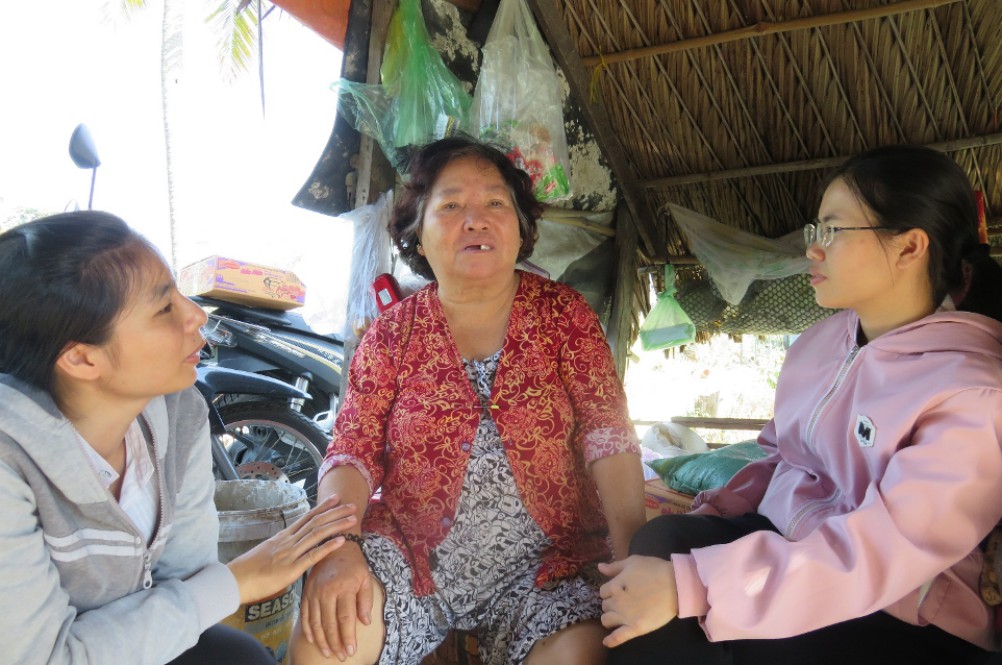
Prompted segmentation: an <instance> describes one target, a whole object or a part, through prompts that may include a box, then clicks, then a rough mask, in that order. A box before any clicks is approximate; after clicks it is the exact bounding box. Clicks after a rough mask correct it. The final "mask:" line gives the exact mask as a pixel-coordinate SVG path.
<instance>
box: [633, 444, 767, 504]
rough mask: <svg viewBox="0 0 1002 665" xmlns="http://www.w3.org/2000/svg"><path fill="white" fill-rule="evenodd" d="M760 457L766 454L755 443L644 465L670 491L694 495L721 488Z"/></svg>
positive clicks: (733, 445)
mask: <svg viewBox="0 0 1002 665" xmlns="http://www.w3.org/2000/svg"><path fill="white" fill-rule="evenodd" d="M763 457H765V452H764V451H763V450H762V449H761V448H760V447H759V445H758V444H757V443H755V442H754V441H745V442H743V443H732V444H731V445H729V446H724V447H723V448H717V449H716V450H711V451H710V452H708V453H695V454H694V455H681V456H679V457H668V458H665V459H656V460H652V461H650V462H647V466H649V467H651V468H652V469H654V471H655V472H656V473H657V474H658V475H659V476H661V480H663V481H664V483H665V485H667V486H668V487H670V488H671V489H673V490H675V491H676V492H682V493H683V494H689V495H692V496H695V495H696V494H699V493H700V492H702V491H703V490H711V489H715V488H717V487H723V486H724V485H726V484H727V481H729V480H730V479H731V478H732V477H733V476H734V474H735V473H737V472H738V471H740V470H741V469H743V468H744V467H745V466H746V465H747V464H749V463H750V462H754V461H755V460H759V459H762V458H763Z"/></svg>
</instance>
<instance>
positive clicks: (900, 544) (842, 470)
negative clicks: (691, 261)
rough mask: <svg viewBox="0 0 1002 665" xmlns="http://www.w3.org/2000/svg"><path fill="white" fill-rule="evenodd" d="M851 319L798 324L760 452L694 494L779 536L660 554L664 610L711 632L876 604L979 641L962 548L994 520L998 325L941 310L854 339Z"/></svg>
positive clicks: (1001, 357)
mask: <svg viewBox="0 0 1002 665" xmlns="http://www.w3.org/2000/svg"><path fill="white" fill-rule="evenodd" d="M858 325H859V319H858V318H857V316H856V315H855V313H853V312H852V311H848V310H847V311H843V312H840V313H838V314H836V315H834V316H832V317H830V318H828V319H826V320H825V321H822V322H820V323H818V324H817V325H815V326H813V327H812V328H810V329H809V330H808V331H807V332H805V333H804V334H803V335H801V337H800V339H798V340H797V342H796V343H795V344H794V345H793V346H792V347H791V348H790V350H789V352H788V354H787V359H786V362H785V364H784V367H783V370H782V372H781V374H780V378H779V385H778V387H777V390H776V410H775V417H774V419H773V420H772V422H770V423H769V424H768V425H767V426H766V427H765V428H764V429H763V431H762V433H761V435H760V436H759V445H761V446H762V447H763V448H764V449H765V451H766V452H767V453H768V457H766V458H765V459H762V460H760V461H758V462H755V463H753V464H750V465H749V466H747V467H745V468H744V469H743V470H741V471H740V472H739V473H738V474H737V475H735V476H734V478H732V479H731V481H730V482H729V483H728V484H727V485H726V486H725V487H723V488H721V489H718V490H712V491H707V492H703V493H701V494H700V495H699V496H698V497H697V498H696V502H695V504H694V505H695V507H700V506H703V508H702V511H701V512H709V513H710V514H713V513H716V514H719V515H723V516H735V515H741V514H744V513H747V512H758V513H760V514H762V515H764V516H765V517H768V518H769V519H770V520H771V521H772V523H773V524H775V525H776V527H777V528H778V529H779V531H780V533H779V534H777V533H773V532H757V533H753V534H750V535H748V536H745V537H743V538H741V539H739V540H737V541H735V542H733V543H728V544H725V545H716V546H713V547H706V548H701V549H697V550H693V552H692V553H691V554H688V555H681V554H678V555H674V556H673V557H672V563H673V564H674V567H675V577H676V581H677V583H678V595H679V616H681V617H691V616H696V617H700V620H701V622H702V625H703V629H704V630H705V631H706V634H707V636H708V637H709V639H710V640H712V641H721V640H733V639H743V638H782V637H789V636H792V635H799V634H802V633H805V632H807V631H810V630H814V629H816V628H821V627H823V626H828V625H831V624H834V623H837V622H840V621H844V620H846V619H850V618H855V617H861V616H865V615H867V614H870V613H872V612H875V611H877V610H885V611H887V612H888V613H890V614H891V615H893V616H895V617H897V618H899V619H901V620H903V621H907V622H909V623H912V624H917V625H927V624H935V625H937V626H939V627H940V628H942V629H943V630H945V631H947V632H949V633H951V634H953V635H956V636H958V637H961V638H963V639H965V640H967V641H969V642H973V643H974V644H977V645H979V646H981V647H982V648H985V649H992V648H993V644H994V642H993V629H992V622H991V616H992V614H991V611H990V609H989V608H988V606H987V605H985V603H984V602H983V601H982V600H981V597H980V595H979V593H978V575H979V573H980V570H981V561H982V557H981V552H980V550H979V549H978V544H979V543H980V542H981V540H982V539H983V538H984V537H985V536H986V535H987V534H988V533H989V531H991V529H992V527H993V526H994V525H995V524H996V523H997V522H998V521H999V518H1000V516H1002V324H1000V323H999V322H997V321H995V320H993V319H990V318H987V317H984V316H981V315H978V314H972V313H969V312H954V311H944V310H942V309H941V310H940V311H939V312H937V313H934V314H932V315H930V316H927V317H925V318H924V319H921V320H919V321H916V322H915V323H913V324H910V325H907V326H903V327H901V328H898V329H896V330H894V331H892V332H889V333H887V334H885V335H882V336H880V337H878V338H877V339H875V340H873V341H871V342H870V343H868V344H866V345H864V346H859V345H858V344H857V343H856V339H857V329H858ZM780 534H782V535H780Z"/></svg>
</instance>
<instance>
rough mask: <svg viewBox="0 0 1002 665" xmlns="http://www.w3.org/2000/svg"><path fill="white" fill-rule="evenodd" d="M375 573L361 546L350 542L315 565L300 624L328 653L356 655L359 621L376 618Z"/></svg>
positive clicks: (304, 600)
mask: <svg viewBox="0 0 1002 665" xmlns="http://www.w3.org/2000/svg"><path fill="white" fill-rule="evenodd" d="M373 583H374V582H373V577H372V573H371V572H370V571H369V564H368V563H367V562H366V560H365V555H364V554H363V553H362V549H361V546H359V545H358V544H357V543H350V544H349V545H348V547H345V548H343V549H341V550H338V551H337V552H334V553H333V554H332V555H330V556H329V557H327V559H325V560H324V561H322V562H320V563H318V564H317V565H316V566H314V568H313V570H312V571H311V572H310V575H309V577H307V578H306V586H305V588H304V589H303V601H302V603H301V605H300V608H299V612H300V617H299V624H300V626H301V627H302V629H303V635H304V636H305V637H306V640H307V641H308V642H309V643H311V644H313V645H315V646H316V647H317V648H318V649H320V651H321V653H323V654H324V656H325V657H328V658H329V657H330V655H331V654H332V653H333V654H334V655H336V656H337V657H338V659H339V660H344V659H345V658H347V657H350V656H353V655H354V654H355V650H356V649H357V647H358V643H357V641H356V639H355V630H356V624H357V622H358V621H361V622H362V623H363V624H365V625H369V623H370V622H371V620H372V593H373V588H372V585H373Z"/></svg>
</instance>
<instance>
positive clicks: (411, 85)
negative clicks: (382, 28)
mask: <svg viewBox="0 0 1002 665" xmlns="http://www.w3.org/2000/svg"><path fill="white" fill-rule="evenodd" d="M380 75H381V77H382V84H381V85H367V84H365V83H357V82H354V81H344V80H343V81H339V82H338V83H336V84H335V87H336V88H337V90H338V93H339V96H338V108H339V110H342V111H344V113H345V117H346V118H347V119H348V120H349V121H350V122H351V123H352V125H353V126H354V127H355V129H357V130H358V131H360V132H362V133H363V134H366V135H368V136H371V137H372V138H373V139H374V140H375V141H376V142H377V143H378V144H379V147H380V148H381V149H382V150H383V154H385V155H386V158H387V159H388V160H389V161H390V163H391V164H393V166H394V167H395V168H396V169H397V171H398V172H400V173H404V172H406V169H407V163H408V160H409V158H410V155H411V154H412V153H413V151H414V150H415V149H417V148H418V147H420V146H423V145H425V144H426V143H430V142H431V141H434V140H436V139H440V138H442V137H444V136H448V135H450V134H452V133H454V132H455V131H456V130H458V129H460V128H462V127H465V126H466V125H467V123H468V122H469V115H470V104H471V103H472V99H471V98H470V95H469V93H467V92H466V89H465V88H464V87H463V84H462V83H461V82H460V81H459V79H457V78H456V76H455V75H454V74H453V73H452V72H451V71H449V68H448V67H446V66H445V63H444V62H442V56H440V55H439V53H438V51H436V50H435V48H434V47H433V46H432V45H431V40H430V39H429V37H428V29H427V28H426V27H425V23H424V15H423V14H422V13H421V1H420V0H401V2H400V5H399V7H397V10H396V12H394V14H393V18H391V19H390V25H389V29H388V31H387V34H386V49H385V51H384V53H383V65H382V68H381V69H380Z"/></svg>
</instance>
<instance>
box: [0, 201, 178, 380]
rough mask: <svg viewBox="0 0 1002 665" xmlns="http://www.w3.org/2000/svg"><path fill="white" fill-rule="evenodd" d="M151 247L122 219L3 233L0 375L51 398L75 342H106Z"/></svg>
mask: <svg viewBox="0 0 1002 665" xmlns="http://www.w3.org/2000/svg"><path fill="white" fill-rule="evenodd" d="M154 256H158V253H157V251H156V249H155V248H154V247H153V246H152V245H150V243H149V242H148V241H147V240H146V239H144V238H143V237H142V236H140V235H139V234H138V233H136V232H135V231H133V230H132V229H131V228H129V226H128V225H127V224H126V223H125V222H123V221H122V220H121V219H119V218H118V217H115V216H114V215H110V214H108V213H105V212H97V211H90V210H86V211H78V212H70V213H64V214H60V215H53V216H51V217H43V218H41V219H37V220H35V221H33V222H28V223H26V224H22V225H21V226H16V227H14V228H13V229H10V230H9V231H6V232H5V233H3V234H0V275H2V278H0V372H3V373H6V374H11V375H13V376H16V377H17V378H19V379H21V380H22V381H25V382H27V383H30V384H32V385H34V386H37V387H39V388H42V389H43V390H46V391H48V392H49V393H50V394H52V393H53V389H54V387H55V364H56V360H57V359H58V358H59V355H60V354H61V353H62V352H63V351H64V350H65V349H66V347H67V345H69V344H70V343H73V342H79V343H84V344H94V345H101V344H104V343H106V342H108V341H109V340H110V338H111V335H112V330H113V327H114V324H115V322H116V320H117V318H118V316H119V315H120V314H121V313H122V311H123V309H124V308H125V307H126V304H127V301H128V299H129V296H130V294H131V293H132V292H133V291H134V290H135V289H136V288H137V286H138V285H139V284H140V283H141V279H142V274H143V273H144V272H145V271H146V270H147V267H148V265H149V260H150V258H151V257H154Z"/></svg>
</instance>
